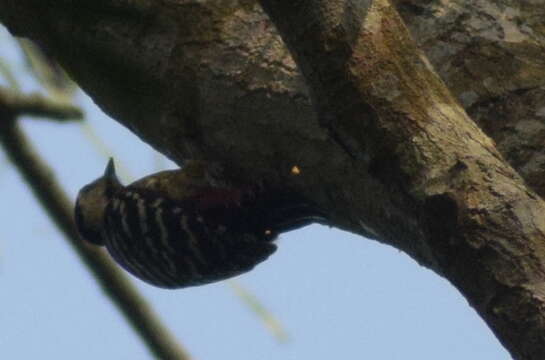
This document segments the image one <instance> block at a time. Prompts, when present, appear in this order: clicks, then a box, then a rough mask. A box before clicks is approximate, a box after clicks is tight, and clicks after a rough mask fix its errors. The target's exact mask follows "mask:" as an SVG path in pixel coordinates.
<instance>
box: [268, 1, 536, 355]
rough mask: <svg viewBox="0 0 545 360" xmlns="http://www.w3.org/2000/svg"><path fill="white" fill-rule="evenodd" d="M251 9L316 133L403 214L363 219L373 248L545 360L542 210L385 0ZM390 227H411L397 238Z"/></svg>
mask: <svg viewBox="0 0 545 360" xmlns="http://www.w3.org/2000/svg"><path fill="white" fill-rule="evenodd" d="M261 3H262V5H263V7H264V8H265V10H266V11H267V13H268V14H269V15H270V16H271V19H272V20H273V21H274V23H275V24H276V26H277V27H278V29H279V31H280V33H281V35H282V37H283V39H284V41H285V42H286V43H287V45H288V47H289V48H290V49H291V51H292V54H293V56H294V58H295V59H296V61H297V63H298V65H299V68H300V69H301V71H302V73H303V74H304V75H305V78H306V79H307V84H309V86H310V88H311V94H312V95H313V102H314V104H315V107H316V108H317V109H318V111H319V116H320V118H321V119H322V124H323V126H325V127H327V128H328V129H330V131H331V132H332V133H335V134H336V137H337V138H339V139H340V140H341V141H342V142H343V143H345V144H349V145H350V146H351V152H352V153H353V154H356V156H357V160H358V162H357V164H355V166H356V167H358V168H359V169H361V172H362V173H364V172H365V173H366V175H367V176H368V177H371V178H374V179H375V180H376V181H377V182H378V183H379V184H380V185H381V186H383V187H384V194H385V196H386V197H388V200H387V201H383V204H387V203H388V202H390V203H392V204H395V205H394V208H397V209H398V210H399V214H403V216H404V219H395V218H393V216H392V215H391V207H386V206H384V205H383V206H384V208H383V210H384V215H385V217H387V216H389V217H390V219H388V221H387V222H386V223H385V222H384V221H383V220H381V219H378V218H374V219H372V218H370V220H371V223H372V224H373V222H374V224H373V225H374V226H375V228H376V229H380V230H379V234H380V236H381V237H382V238H386V239H390V242H392V243H398V244H399V242H405V244H400V245H401V246H400V247H404V248H407V246H408V245H409V244H410V243H412V246H415V247H414V250H415V251H412V255H413V257H415V258H416V259H419V260H420V261H421V262H424V263H426V264H427V265H428V266H430V267H432V268H433V269H435V270H436V271H437V272H438V273H440V274H443V275H444V276H446V277H447V278H448V279H449V280H450V281H451V282H452V283H453V284H454V285H455V286H457V287H458V289H460V291H461V292H462V293H463V294H464V295H465V296H466V297H467V299H468V300H469V301H470V303H471V304H472V305H473V306H474V307H475V308H476V310H477V311H478V312H479V314H480V315H481V316H482V317H483V318H484V319H485V321H486V322H487V323H488V324H489V325H490V326H491V328H492V329H493V331H494V332H495V333H496V335H497V336H498V337H499V339H500V341H501V342H502V343H503V344H504V345H505V346H506V347H507V348H508V350H509V351H510V352H511V353H512V355H513V357H514V358H516V359H535V360H538V359H543V358H545V297H544V296H543V294H544V291H545V281H544V280H545V220H544V219H543V217H542V216H537V217H536V214H543V213H545V206H544V203H543V201H541V199H540V198H539V197H537V196H536V195H535V194H533V193H532V192H531V191H529V190H528V189H526V187H525V184H524V182H523V181H522V180H521V179H520V177H519V176H518V174H517V173H516V172H515V171H514V170H513V169H511V167H510V166H509V165H508V164H507V163H506V162H505V161H504V160H503V158H502V156H501V155H500V154H499V153H498V152H497V151H496V149H495V148H494V144H493V142H492V141H491V140H490V139H489V138H488V137H487V136H486V135H485V134H484V133H483V132H482V131H481V130H480V129H479V128H478V127H477V126H476V125H475V124H474V123H473V122H472V121H471V119H469V117H468V116H467V115H466V113H465V112H464V110H463V109H462V108H461V107H460V106H459V104H458V103H457V102H456V101H455V100H454V98H453V97H451V95H450V93H449V91H448V89H447V88H446V87H445V86H444V84H443V83H442V81H441V80H440V79H439V77H438V76H437V75H436V74H435V72H434V71H433V69H432V68H431V66H430V65H429V63H427V62H426V60H425V56H424V55H423V54H422V53H421V52H420V50H419V49H418V48H417V47H416V45H415V43H414V41H413V40H412V39H411V37H410V35H409V34H408V31H407V29H406V27H405V26H404V24H403V22H402V20H401V18H400V17H399V15H398V14H397V12H396V10H395V8H393V7H392V6H391V5H390V4H389V3H388V0H369V1H352V0H301V1H296V2H294V1H289V0H261ZM361 184H362V185H363V186H365V184H364V183H363V182H361ZM386 190H389V191H390V193H389V194H386ZM378 206H380V205H378ZM411 214H412V215H411ZM530 219H532V220H530ZM396 220H399V222H400V223H404V224H410V225H411V226H410V227H406V228H404V229H403V230H404V233H400V232H399V229H395V227H394V226H392V225H393V224H397V223H398V222H397V221H396ZM373 225H372V226H373ZM387 226H389V227H387ZM407 243H409V244H407Z"/></svg>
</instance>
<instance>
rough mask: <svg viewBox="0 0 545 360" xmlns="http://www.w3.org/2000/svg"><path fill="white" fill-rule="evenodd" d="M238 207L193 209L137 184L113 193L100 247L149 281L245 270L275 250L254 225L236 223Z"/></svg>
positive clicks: (204, 279)
mask: <svg viewBox="0 0 545 360" xmlns="http://www.w3.org/2000/svg"><path fill="white" fill-rule="evenodd" d="M240 211H243V210H241V209H239V208H237V207H223V208H219V207H218V208H211V209H204V210H203V209H200V210H197V209H196V208H195V206H193V205H192V204H191V203H189V202H184V203H180V202H174V201H171V200H168V199H165V198H162V197H159V196H156V195H154V194H153V193H151V192H149V191H144V190H139V189H134V190H131V191H123V192H119V193H118V194H116V195H115V196H114V198H113V199H112V201H111V202H110V204H109V205H108V207H107V208H106V212H105V222H106V226H105V229H107V230H105V231H107V233H106V234H105V238H106V247H107V249H108V251H109V252H110V254H111V256H112V257H113V258H114V259H115V260H116V261H117V262H118V263H119V264H120V265H121V266H122V267H123V268H124V269H125V270H127V271H128V272H130V273H131V274H133V275H134V276H136V277H138V278H139V279H141V280H143V281H145V282H147V283H150V284H152V285H155V286H159V287H164V288H180V287H186V286H194V285H202V284H206V283H210V282H214V281H218V280H222V279H226V278H229V277H232V276H235V275H238V274H241V273H243V272H246V271H249V270H251V269H252V268H253V267H254V266H255V265H256V264H258V263H260V262H262V261H263V260H265V259H266V258H267V257H269V255H271V254H272V253H273V252H274V251H275V250H276V245H274V244H273V243H272V242H271V241H270V240H272V239H266V238H265V237H264V236H263V234H261V233H260V232H261V230H260V229H258V230H255V228H253V227H252V226H248V227H246V226H245V225H241V224H240V223H236V222H237V221H240V219H241V215H242V214H239V213H238V212H240ZM241 227H242V228H241ZM234 228H236V229H238V231H231V230H232V229H234Z"/></svg>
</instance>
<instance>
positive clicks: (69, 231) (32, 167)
mask: <svg viewBox="0 0 545 360" xmlns="http://www.w3.org/2000/svg"><path fill="white" fill-rule="evenodd" d="M5 94H6V92H5V91H3V92H0V144H1V145H2V147H3V148H4V150H5V152H6V154H7V156H8V158H9V159H10V160H11V161H12V163H13V164H14V165H15V166H16V167H17V169H18V170H19V172H20V174H21V175H22V176H23V178H24V180H25V181H26V182H27V183H28V185H29V187H30V189H31V190H32V192H33V193H34V195H35V196H36V198H37V199H38V200H39V203H40V205H41V206H42V207H43V208H44V210H45V211H46V213H47V214H48V215H49V217H50V218H51V219H52V220H53V222H54V223H55V224H56V225H57V227H58V228H59V229H60V230H61V231H62V232H63V233H64V235H65V237H66V239H67V240H68V242H69V244H70V245H71V246H72V248H73V249H74V251H75V252H76V253H77V254H78V256H79V257H80V259H81V260H82V262H83V263H84V264H85V265H87V268H88V270H89V271H90V272H91V273H92V274H93V275H94V277H95V280H96V281H97V282H98V284H99V285H100V287H101V288H102V290H103V291H104V293H105V294H106V295H107V296H108V297H109V298H110V300H111V301H112V302H113V303H114V305H115V306H116V307H117V308H118V310H119V311H120V312H121V313H122V314H123V315H124V317H125V319H126V320H127V322H128V323H129V324H130V325H131V326H132V328H133V329H134V330H135V331H136V333H137V334H138V335H139V336H140V337H141V339H142V340H143V341H144V343H145V345H146V346H147V347H148V349H149V350H150V352H151V353H153V354H154V355H155V356H156V357H157V358H158V359H172V360H186V359H189V356H188V355H187V353H186V352H185V351H184V350H183V349H182V348H181V346H180V345H179V344H178V343H177V342H176V340H175V339H174V337H173V336H172V335H171V334H170V332H169V331H168V330H167V328H166V327H165V326H164V325H163V324H162V323H161V322H160V321H159V319H158V318H157V316H156V315H155V313H154V312H153V310H152V309H151V307H150V306H149V304H148V303H147V301H146V300H145V299H144V298H143V297H142V296H141V295H140V294H139V293H138V291H137V290H136V289H135V288H134V286H133V285H132V284H131V283H130V282H129V280H128V279H127V278H126V276H125V275H124V274H123V273H122V272H121V271H120V270H119V267H118V266H117V265H116V264H114V263H113V262H112V261H111V260H110V259H109V258H108V256H107V255H106V254H105V252H104V251H102V250H101V249H98V248H97V247H94V246H90V245H87V244H86V243H85V242H83V241H81V240H80V238H79V235H78V233H77V230H76V228H75V225H74V222H73V218H72V212H73V211H72V205H71V202H70V201H69V199H68V197H67V195H66V194H65V193H64V191H63V190H62V189H61V188H60V186H59V185H58V183H57V181H56V180H55V178H54V175H53V172H52V171H51V170H50V169H49V167H48V166H47V165H46V164H45V163H44V162H43V161H42V160H41V159H40V157H39V156H38V155H37V153H36V152H35V151H34V150H33V149H32V146H31V144H30V142H29V140H28V139H27V138H26V136H25V135H24V134H23V132H22V131H21V130H20V129H19V127H18V126H17V124H16V117H15V115H14V114H20V113H24V111H23V109H28V107H25V106H21V104H34V105H32V106H31V107H30V108H31V109H33V110H32V111H33V113H34V114H36V115H39V114H43V113H47V114H50V115H56V116H58V118H62V119H67V118H68V115H69V114H72V115H78V114H79V115H81V112H80V111H79V110H77V109H76V108H75V107H67V108H60V107H50V106H45V107H42V105H44V104H47V101H42V100H40V101H38V102H36V101H35V100H36V98H35V97H31V98H28V99H24V97H23V96H22V95H18V96H11V97H7V98H6V97H4V96H3V95H5ZM14 99H17V100H18V101H13V100H14ZM36 104H38V105H39V106H35V105H36ZM10 105H13V107H10ZM41 110H44V112H43V113H42V112H41Z"/></svg>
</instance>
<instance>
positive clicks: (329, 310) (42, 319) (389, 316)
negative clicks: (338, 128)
mask: <svg viewBox="0 0 545 360" xmlns="http://www.w3.org/2000/svg"><path fill="white" fill-rule="evenodd" d="M0 57H2V58H3V59H4V60H8V61H9V62H10V64H11V66H12V68H13V70H14V71H15V72H16V74H17V75H18V78H19V79H20V80H21V82H22V84H23V85H24V89H25V90H26V91H30V90H35V89H37V88H38V87H37V85H36V84H35V83H34V82H33V81H32V79H31V78H30V77H29V76H28V75H27V74H25V71H24V66H23V64H22V62H21V58H20V56H18V54H17V52H16V50H15V48H14V47H13V43H12V42H11V41H10V39H9V35H7V33H6V32H5V31H3V30H2V31H1V32H0ZM0 81H1V80H0ZM2 84H5V83H2ZM77 101H78V103H79V104H81V106H82V107H83V108H84V109H85V111H86V114H87V120H86V121H87V122H88V124H90V125H91V127H92V129H93V132H94V133H96V135H97V137H98V138H99V139H100V140H101V141H102V142H104V143H105V144H106V147H107V148H108V149H110V150H111V155H112V156H114V157H115V159H116V161H117V162H118V163H121V164H122V165H123V166H124V167H126V168H127V169H128V173H130V175H131V177H132V178H133V179H135V178H138V177H141V176H144V175H147V174H150V173H153V172H155V171H158V170H160V168H163V166H169V167H173V164H172V163H170V162H168V161H167V160H158V159H159V158H160V157H159V155H158V154H156V153H154V152H153V150H152V149H151V148H150V147H149V146H148V145H147V144H145V143H143V142H142V141H141V140H139V139H138V138H137V137H136V136H134V135H133V134H131V133H130V132H129V131H128V130H126V129H124V128H122V127H121V126H120V125H118V124H117V123H116V122H115V121H113V120H111V119H109V118H108V117H107V116H106V115H104V114H103V113H101V112H100V110H98V109H97V108H96V107H95V106H94V105H93V103H92V101H91V100H90V99H89V98H88V97H86V96H85V95H84V94H81V93H80V94H78V96H77ZM22 125H23V127H24V128H25V130H26V131H27V133H28V134H29V136H30V137H31V138H32V139H33V141H34V142H35V145H36V147H37V149H38V150H39V152H40V154H41V155H42V156H44V157H45V158H46V159H47V160H48V161H49V163H50V164H51V166H52V167H53V169H54V170H55V173H56V176H57V178H58V180H59V181H60V182H61V183H62V184H63V186H64V187H65V189H66V191H67V192H68V193H69V194H70V196H71V198H72V199H73V198H74V197H75V195H76V194H77V191H78V190H79V188H80V187H81V186H83V185H85V184H86V183H88V182H89V181H91V180H93V179H94V178H96V177H97V176H99V175H100V174H101V173H102V171H103V169H104V166H105V164H106V161H107V155H105V154H103V153H102V152H101V151H100V149H97V146H96V145H95V144H93V142H92V141H90V136H89V133H88V131H87V132H86V130H85V129H83V127H82V125H80V124H65V125H59V124H57V123H48V122H46V121H40V120H33V119H24V120H23V121H22ZM0 199H2V201H1V202H0V219H3V221H2V225H3V226H0V303H1V305H2V306H0V358H2V359H37V358H39V359H73V358H77V359H81V360H85V359H93V360H94V359H151V356H150V355H149V353H148V352H147V350H146V348H145V347H144V346H143V345H142V344H141V343H140V341H139V339H138V338H137V337H136V335H135V334H134V333H133V332H132V331H131V329H130V328H129V327H128V326H127V324H126V323H125V321H124V320H123V318H122V317H121V316H120V315H119V314H118V313H117V311H116V310H115V309H114V307H113V306H112V305H111V304H110V302H109V301H108V300H107V299H106V298H105V297H104V296H103V294H102V293H101V290H100V289H99V287H98V286H97V284H96V283H95V281H94V280H93V278H92V277H91V276H90V275H89V273H88V272H87V270H86V269H85V268H84V267H83V266H82V265H81V264H80V263H79V262H78V259H77V257H76V255H75V254H74V253H73V252H72V250H71V249H70V248H69V246H68V245H67V243H66V242H65V240H64V239H63V237H62V235H61V234H60V233H59V232H58V231H57V230H56V229H55V227H54V226H53V225H52V223H51V221H49V219H48V218H47V217H46V215H45V213H44V212H43V211H42V210H41V208H40V207H39V206H38V205H37V203H36V201H35V200H34V198H33V196H32V194H31V193H30V191H29V189H28V188H27V187H26V184H24V183H23V182H22V180H21V178H20V177H19V175H18V174H17V172H16V170H15V169H14V168H13V167H12V166H11V165H10V164H9V162H8V161H7V160H6V159H5V156H4V154H3V153H1V152H0ZM278 245H279V249H278V251H277V253H276V254H274V255H272V256H271V257H270V258H269V259H268V260H267V261H266V262H264V263H262V264H261V265H259V266H257V267H256V268H255V269H254V270H253V271H252V272H250V273H248V274H245V275H242V276H239V277H238V278H237V279H236V280H237V281H238V283H239V284H241V285H242V286H244V287H245V288H246V289H247V290H248V291H251V292H252V293H253V294H254V295H255V296H257V297H258V298H259V299H260V300H261V301H262V303H263V305H264V306H266V307H267V309H268V310H269V311H270V312H271V313H272V314H273V315H274V316H275V317H276V318H277V319H278V320H279V321H280V322H281V323H282V325H283V327H284V328H285V330H286V331H287V332H288V333H289V336H290V340H289V341H288V342H286V343H280V342H278V341H277V340H276V339H275V337H273V336H272V335H271V333H270V332H269V331H268V330H267V329H266V327H265V326H264V324H263V322H262V321H261V320H260V319H259V318H258V317H257V316H256V315H255V314H254V313H252V311H251V310H250V309H249V308H248V307H247V306H246V305H245V304H244V303H243V302H242V301H241V300H240V298H239V297H237V296H236V295H235V293H234V292H233V290H232V289H231V287H229V286H228V285H227V284H226V283H225V282H220V283H216V284H212V285H206V286H201V287H195V288H187V289H182V290H174V291H173V290H163V289H157V288H153V287H151V286H148V285H146V284H144V283H142V282H139V281H138V280H135V279H134V282H135V283H136V285H137V286H138V287H139V288H140V289H141V291H142V293H144V294H145V296H146V297H147V299H148V300H149V301H150V302H151V303H152V304H153V306H154V308H155V310H156V311H157V312H158V314H159V315H160V316H161V318H162V319H163V320H164V321H165V322H166V324H167V325H168V326H169V328H170V329H171V330H172V331H173V332H174V333H175V335H176V336H177V337H178V339H179V340H180V342H181V343H182V344H183V345H184V346H185V347H186V348H187V350H188V351H189V352H190V353H191V355H192V357H193V358H194V359H198V360H211V359H233V360H234V359H237V360H268V359H283V360H291V359H314V360H321V359H324V360H325V359H373V360H382V359H386V360H390V359H392V360H397V359H419V360H427V359H429V360H432V359H442V360H450V359H452V360H454V359H456V360H459V359H479V360H504V359H505V360H508V359H510V356H509V355H508V353H507V352H506V351H505V350H504V349H503V348H502V346H501V345H500V344H499V342H498V341H497V340H496V338H495V337H494V335H493V334H492V332H491V331H490V330H489V329H488V327H487V326H486V325H485V324H484V322H483V321H482V320H481V319H480V318H479V317H478V315H477V314H476V313H475V311H474V310H473V309H472V308H471V307H470V306H469V305H468V303H467V302H466V301H465V299H464V298H463V297H461V296H460V294H459V293H458V292H457V290H456V289H454V288H453V287H452V286H451V285H450V284H449V283H448V282H447V281H446V280H444V279H442V278H440V277H438V276H437V275H435V274H434V273H432V272H430V271H429V270H427V269H425V268H422V267H420V266H419V265H418V264H416V262H414V261H413V260H412V259H410V258H409V257H407V256H406V255H405V254H403V253H401V252H399V251H397V250H396V249H393V248H391V247H388V246H384V245H380V244H378V243H376V242H374V241H371V240H368V239H365V238H361V237H357V236H354V235H351V234H348V233H345V232H341V231H338V230H335V229H330V228H327V227H323V226H318V225H315V226H309V227H306V228H304V229H301V230H297V231H293V232H291V233H288V234H284V235H282V236H281V237H280V239H279V240H278Z"/></svg>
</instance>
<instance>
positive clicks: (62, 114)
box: [0, 87, 83, 122]
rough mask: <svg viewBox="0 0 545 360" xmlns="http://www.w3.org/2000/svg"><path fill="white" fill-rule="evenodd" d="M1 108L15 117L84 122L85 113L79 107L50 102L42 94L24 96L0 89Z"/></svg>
mask: <svg viewBox="0 0 545 360" xmlns="http://www.w3.org/2000/svg"><path fill="white" fill-rule="evenodd" d="M0 107H2V108H3V110H4V111H9V112H10V113H11V114H12V115H13V116H15V117H17V116H20V115H27V116H38V117H43V118H47V119H48V120H56V121H61V122H64V121H80V120H83V112H82V111H81V109H80V108H79V107H77V106H74V105H72V104H66V103H61V102H55V101H51V100H48V99H47V98H45V97H43V96H42V95H40V94H30V95H23V94H19V93H16V92H14V91H13V90H9V89H6V88H3V87H0Z"/></svg>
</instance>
